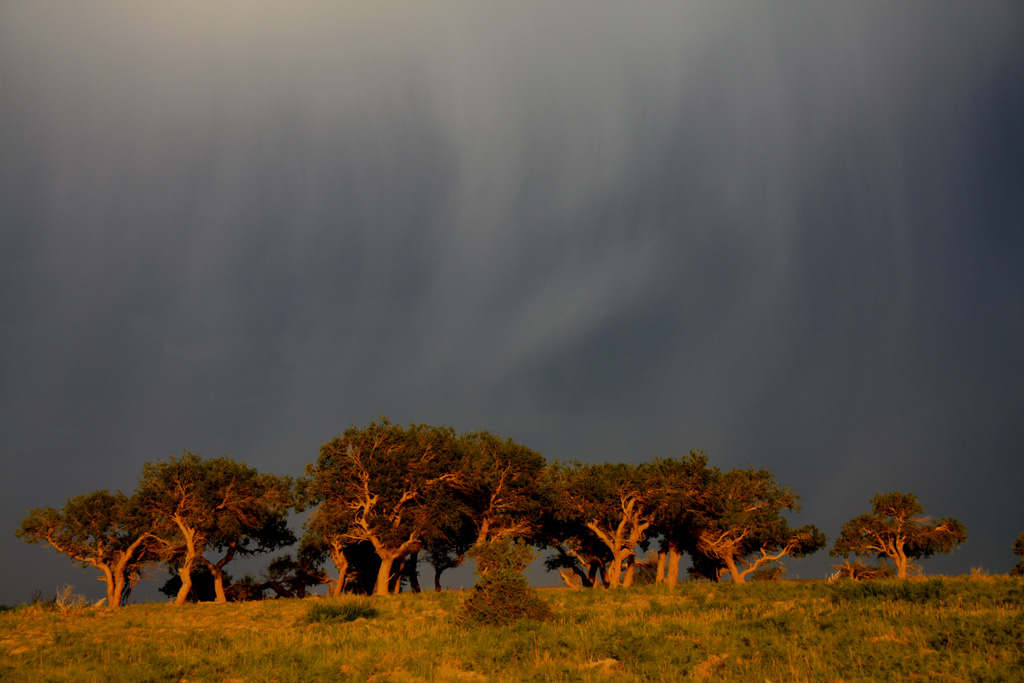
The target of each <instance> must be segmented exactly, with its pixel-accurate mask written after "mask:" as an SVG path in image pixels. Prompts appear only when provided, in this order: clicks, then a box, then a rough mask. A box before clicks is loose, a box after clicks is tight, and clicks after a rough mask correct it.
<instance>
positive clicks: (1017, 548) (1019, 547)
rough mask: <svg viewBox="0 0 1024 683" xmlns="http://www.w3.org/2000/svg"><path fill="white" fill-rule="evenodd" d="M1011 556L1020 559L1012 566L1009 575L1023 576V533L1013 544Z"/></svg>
mask: <svg viewBox="0 0 1024 683" xmlns="http://www.w3.org/2000/svg"><path fill="white" fill-rule="evenodd" d="M1013 554H1014V555H1016V556H1017V557H1019V558H1021V561H1020V562H1018V563H1017V564H1015V565H1014V566H1013V569H1011V570H1010V575H1011V576H1024V533H1021V534H1020V535H1019V536H1017V541H1016V543H1014V544H1013Z"/></svg>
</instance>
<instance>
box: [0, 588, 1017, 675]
mask: <svg viewBox="0 0 1024 683" xmlns="http://www.w3.org/2000/svg"><path fill="white" fill-rule="evenodd" d="M542 592H543V596H544V598H545V599H546V600H547V601H548V602H549V603H550V604H551V606H552V609H553V611H554V614H555V617H554V619H553V620H551V621H548V622H544V623H535V622H520V623H518V624H516V625H513V626H509V627H504V628H490V627H481V626H476V625H472V624H468V623H465V622H464V621H463V620H462V619H461V613H462V611H461V604H462V601H463V600H464V599H465V593H464V592H460V591H449V592H444V593H422V594H419V595H413V594H403V595H399V596H397V597H392V598H375V599H369V598H360V597H345V598H342V599H339V600H332V599H329V598H307V599H305V600H268V601H263V602H250V603H229V604H198V605H186V606H184V607H180V608H174V607H172V606H170V605H168V604H145V605H133V606H129V607H126V608H123V609H120V610H106V609H102V608H94V607H88V608H75V607H70V608H67V609H66V611H67V612H68V613H67V614H63V613H62V611H61V610H60V609H58V608H56V607H46V606H44V605H39V604H37V605H28V606H19V607H16V608H13V609H7V610H5V611H4V612H3V613H0V680H3V681H33V682H34V681H68V682H71V681H74V682H75V683H85V682H89V681H96V682H101V681H102V682H103V683H106V682H108V681H132V682H133V683H139V682H145V681H153V682H157V681H159V682H164V681H167V682H171V681H173V682H176V683H185V682H188V683H198V682H214V681H216V682H230V683H243V682H244V683H255V682H258V681H267V682H270V681H274V682H279V683H292V682H295V683H298V682H305V681H346V680H352V681H521V680H523V681H531V680H535V681H604V680H610V679H614V680H626V681H675V680H681V679H684V680H708V681H712V680H714V681H758V682H763V681H810V680H814V681H868V680H907V681H916V680H942V681H1010V680H1024V673H1022V672H1024V581H1022V580H1020V579H1016V578H1006V577H988V576H985V577H971V578H968V577H960V578H940V579H928V580H914V581H904V582H897V581H885V582H882V581H879V582H849V581H841V582H836V583H834V584H827V583H824V582H819V583H796V582H786V581H782V582H778V583H754V584H749V585H743V586H734V585H731V584H720V585H713V584H708V583H686V584H683V585H680V586H678V587H677V588H676V589H675V590H674V591H671V592H669V591H667V590H665V589H663V588H658V587H648V588H633V589H629V590H619V591H572V590H567V589H551V590H544V591H542Z"/></svg>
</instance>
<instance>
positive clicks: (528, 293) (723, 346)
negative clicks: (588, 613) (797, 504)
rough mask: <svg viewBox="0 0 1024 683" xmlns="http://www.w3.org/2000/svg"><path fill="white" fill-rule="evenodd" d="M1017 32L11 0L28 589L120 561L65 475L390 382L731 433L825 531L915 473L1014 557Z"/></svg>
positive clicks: (1, 193)
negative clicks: (52, 523)
mask: <svg viewBox="0 0 1024 683" xmlns="http://www.w3.org/2000/svg"><path fill="white" fill-rule="evenodd" d="M1021 35H1024V8H1022V6H1021V5H1020V4H1019V3H1013V2H1000V1H994V0H993V1H986V2H978V3H960V2H952V1H938V2H904V3H892V2H881V1H879V2H859V1H858V2H848V3H782V2H779V3H762V2H730V1H728V0H726V1H721V0H714V1H708V2H685V3H677V2H647V1H645V2H639V3H621V2H603V1H594V2H585V3H583V2H551V0H544V1H537V2H533V1H530V0H523V1H520V2H515V3H488V2H470V1H466V2H456V1H450V0H438V1H437V2H430V3H418V2H411V1H392V0H383V1H375V2H355V1H353V2H338V3H329V2H313V1H299V2H288V3H283V2H269V1H268V2H260V1H246V2H221V1H218V2H198V1H182V2H173V3H172V2H168V3H139V2H107V1H102V2H90V3H57V2H37V1H29V0H0V93H2V96H0V532H2V533H0V577H2V578H3V581H0V603H4V604H12V603H14V602H17V601H23V600H28V599H29V598H30V596H31V594H32V592H33V591H35V590H39V591H41V592H42V593H43V594H52V593H54V592H55V590H56V587H57V586H58V585H61V584H64V583H72V584H74V585H75V586H76V588H77V589H78V590H80V591H81V592H84V593H86V594H87V595H93V596H94V597H97V598H98V597H100V596H101V595H102V594H103V593H102V584H100V583H98V582H95V581H93V579H92V575H93V574H94V572H89V571H85V570H81V569H77V568H75V567H74V566H73V565H72V563H71V562H69V561H68V560H67V559H66V558H64V557H63V556H60V555H58V554H57V553H56V552H55V551H53V550H52V549H50V548H47V547H43V546H32V545H28V544H25V543H23V542H21V541H20V540H18V539H17V538H15V537H14V535H13V532H14V530H15V529H16V528H17V526H18V524H19V523H20V521H21V519H22V518H23V517H24V516H25V514H26V513H27V512H28V511H29V510H30V509H31V508H33V507H36V506H52V507H61V506H63V504H64V503H65V501H66V500H67V499H68V498H70V497H73V496H76V495H79V494H83V493H88V492H91V491H94V490H97V489H104V488H105V489H110V490H122V491H125V492H126V493H128V492H130V491H131V490H132V489H133V488H134V485H135V481H136V479H137V477H138V475H139V474H140V472H141V469H142V465H143V463H145V462H149V461H153V460H162V459H166V458H168V457H170V456H172V455H175V454H180V453H181V452H182V451H183V450H185V449H188V450H189V451H192V452H195V453H199V454H201V455H204V456H208V457H215V456H219V455H223V454H225V453H230V454H231V455H232V456H233V457H235V458H237V459H239V460H242V461H244V462H246V463H248V464H250V465H253V466H255V467H257V468H259V469H261V470H264V471H270V472H275V473H278V474H287V475H293V476H297V475H300V474H301V473H302V472H303V469H304V467H305V465H306V464H307V463H310V462H313V461H314V460H315V458H316V456H317V452H318V449H319V446H320V445H321V444H322V443H323V442H325V441H329V440H331V439H332V438H333V437H334V436H336V435H338V434H339V433H341V432H342V431H344V430H345V429H346V428H348V427H349V426H351V425H364V424H367V423H369V422H370V421H372V420H373V419H374V418H375V417H376V416H378V415H387V416H388V417H390V418H391V420H392V421H394V422H399V423H403V424H406V423H411V422H416V423H421V422H422V423H430V424H439V425H450V426H452V427H454V428H455V429H456V430H458V431H476V430H484V429H486V430H489V431H491V432H493V433H497V434H500V435H503V436H509V437H512V438H514V439H515V440H516V441H518V442H520V443H522V444H525V445H527V446H529V447H531V448H533V449H535V450H537V451H539V452H540V453H542V454H543V455H544V456H545V457H546V458H548V459H549V460H555V459H557V460H561V461H564V460H571V459H578V460H581V461H585V462H604V461H612V462H623V461H631V462H639V461H644V460H648V459H650V458H653V457H669V456H680V455H684V454H685V453H688V452H689V451H690V450H691V449H693V448H698V447H699V448H703V449H705V450H706V451H707V453H708V454H709V456H710V458H711V461H712V463H713V464H715V465H717V466H719V467H722V468H723V469H728V468H731V467H746V466H747V465H752V466H754V467H767V468H768V469H770V470H771V471H772V472H773V473H774V474H775V475H776V478H777V480H778V481H779V482H780V483H781V484H783V485H785V486H789V487H792V488H793V489H794V490H795V491H796V492H797V493H798V494H799V495H800V496H801V497H802V503H803V510H802V512H801V513H800V514H799V515H794V516H793V517H792V518H791V519H792V521H793V522H795V523H796V524H807V523H813V524H816V525H817V526H818V527H819V528H821V529H822V531H824V532H825V533H826V534H827V535H828V536H829V537H830V538H834V537H835V536H837V535H838V533H839V529H840V527H841V526H842V524H843V523H844V522H845V521H847V520H849V519H851V518H853V517H855V516H856V515H858V514H861V513H863V512H867V511H868V510H869V501H870V499H871V497H872V496H873V495H875V494H876V493H879V492H883V491H892V490H900V491H905V492H913V493H915V494H917V496H918V498H919V499H920V500H921V502H922V503H923V505H924V507H925V510H926V512H927V513H929V514H933V515H935V516H937V517H943V516H954V517H957V518H958V519H959V520H961V521H962V522H963V523H964V524H965V525H966V526H967V529H968V536H969V539H968V541H967V543H965V544H964V545H963V546H962V547H961V548H960V549H959V550H958V551H957V552H955V553H954V554H952V555H949V556H940V557H937V558H933V559H930V560H927V561H926V562H925V563H924V568H925V570H926V572H928V573H950V574H953V573H967V572H968V571H970V569H971V568H974V567H982V568H983V569H984V570H985V571H989V572H993V573H1003V572H1006V571H1008V570H1009V568H1010V567H1011V566H1012V565H1013V564H1014V563H1015V561H1016V560H1017V559H1018V558H1016V557H1015V556H1014V555H1013V554H1012V551H1011V549H1012V546H1013V542H1014V539H1015V538H1016V536H1017V534H1018V533H1020V532H1022V531H1024V503H1022V502H1021V498H1020V482H1021V481H1022V479H1024V446H1022V440H1021V436H1022V431H1024V430H1022V425H1024V421H1022V415H1024V267H1022V264H1024V88H1022V87H1021V85H1022V83H1024V41H1022V40H1020V36H1021ZM836 561H837V560H834V559H833V558H829V557H828V556H827V553H825V552H821V553H818V554H817V555H815V556H813V557H811V558H808V559H806V560H803V561H801V562H797V563H790V565H789V574H788V576H799V577H801V578H809V577H815V576H819V577H820V576H825V575H826V574H828V573H829V572H830V571H831V569H830V565H831V564H833V563H835V562H836ZM229 571H232V570H231V568H230V567H229ZM154 578H155V579H156V581H155V582H154V585H158V584H159V583H161V582H162V581H163V579H164V578H165V575H163V573H162V572H157V573H156V574H155V575H154Z"/></svg>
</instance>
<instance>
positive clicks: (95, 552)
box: [15, 490, 151, 607]
mask: <svg viewBox="0 0 1024 683" xmlns="http://www.w3.org/2000/svg"><path fill="white" fill-rule="evenodd" d="M15 535H16V536H18V537H19V538H21V539H22V540H23V541H25V542H26V543H48V544H49V545H51V546H53V548H54V549H56V550H57V552H60V553H62V554H64V555H67V556H68V557H70V558H71V559H72V560H75V561H76V562H79V563H80V564H81V565H82V566H83V567H84V566H87V565H89V566H93V567H95V568H96V569H99V570H100V572H101V573H102V575H101V576H100V580H101V581H104V582H106V584H107V605H108V606H109V607H120V606H121V604H122V603H123V601H124V599H125V598H126V597H127V595H128V593H129V592H130V591H131V587H132V586H133V585H134V584H135V583H136V582H138V581H139V579H140V578H141V577H142V570H143V568H144V567H145V565H146V562H147V561H148V560H149V556H150V554H151V546H150V545H149V542H150V540H151V537H150V535H149V532H148V530H147V529H146V528H145V527H144V526H140V525H138V524H137V523H136V517H135V515H134V513H133V510H132V501H131V499H129V498H127V497H126V496H125V495H124V494H122V493H121V492H120V491H118V492H117V493H110V492H109V491H106V490H102V491H95V492H93V493H87V494H85V495H81V496H77V497H75V498H72V499H70V500H68V501H67V503H66V504H65V505H64V507H63V508H61V509H60V510H56V509H54V508H51V507H43V508H35V509H33V510H32V511H31V512H29V513H28V515H27V516H26V517H25V519H23V520H22V521H21V526H19V527H18V530H17V531H16V532H15Z"/></svg>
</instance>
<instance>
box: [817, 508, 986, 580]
mask: <svg viewBox="0 0 1024 683" xmlns="http://www.w3.org/2000/svg"><path fill="white" fill-rule="evenodd" d="M923 513H924V507H923V506H922V505H921V503H919V502H918V500H917V496H915V495H914V494H913V493H900V492H899V491H893V492H891V493H879V494H878V495H876V496H875V497H874V498H872V499H871V512H870V513H865V514H863V515H859V516H857V517H855V518H853V519H851V520H850V521H849V522H847V523H846V524H844V525H843V528H842V530H841V532H840V535H839V538H837V539H836V541H835V545H834V546H833V548H832V550H830V551H829V554H830V555H832V556H833V557H849V556H850V554H853V555H859V556H872V555H873V556H877V557H878V558H879V559H880V560H881V558H883V557H884V558H888V559H889V560H890V561H892V563H893V564H894V565H895V566H896V575H897V577H899V578H901V579H904V578H906V577H907V572H908V570H909V569H910V567H911V564H912V561H913V560H917V559H921V558H926V557H931V556H932V555H934V554H936V553H948V552H951V551H952V550H953V549H954V548H956V547H957V546H959V545H960V544H961V543H963V542H964V541H966V540H967V529H966V527H964V525H963V524H961V523H960V522H959V521H958V520H956V519H954V518H952V517H945V518H943V519H940V520H936V521H933V520H932V519H931V518H930V517H925V516H923Z"/></svg>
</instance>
